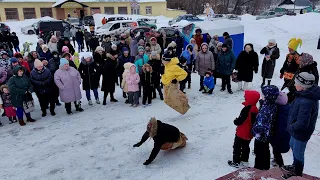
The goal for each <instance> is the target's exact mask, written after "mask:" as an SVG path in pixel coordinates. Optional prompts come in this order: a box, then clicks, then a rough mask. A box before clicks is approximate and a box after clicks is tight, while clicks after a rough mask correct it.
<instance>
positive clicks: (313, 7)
mask: <svg viewBox="0 0 320 180" xmlns="http://www.w3.org/2000/svg"><path fill="white" fill-rule="evenodd" d="M309 1H310V2H311V5H312V9H313V10H315V9H316V7H317V5H318V4H319V2H320V0H309Z"/></svg>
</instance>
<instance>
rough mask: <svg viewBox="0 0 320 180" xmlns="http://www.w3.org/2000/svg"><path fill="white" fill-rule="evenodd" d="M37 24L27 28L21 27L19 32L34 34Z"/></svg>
mask: <svg viewBox="0 0 320 180" xmlns="http://www.w3.org/2000/svg"><path fill="white" fill-rule="evenodd" d="M38 25H39V22H36V23H33V24H31V25H29V26H26V27H22V28H21V32H22V33H23V34H29V35H30V34H36V29H38Z"/></svg>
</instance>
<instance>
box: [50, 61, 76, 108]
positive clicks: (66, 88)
mask: <svg viewBox="0 0 320 180" xmlns="http://www.w3.org/2000/svg"><path fill="white" fill-rule="evenodd" d="M54 82H55V83H56V85H57V86H58V88H59V92H60V98H61V101H62V102H65V103H69V102H74V101H79V100H80V99H81V98H82V96H81V89H80V84H81V76H80V73H79V71H77V70H76V69H75V68H73V67H69V69H67V70H63V69H58V70H57V71H56V72H55V74H54Z"/></svg>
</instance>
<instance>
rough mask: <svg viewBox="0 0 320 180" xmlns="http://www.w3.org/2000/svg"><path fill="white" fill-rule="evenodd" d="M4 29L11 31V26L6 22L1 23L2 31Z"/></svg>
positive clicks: (0, 29) (0, 30) (0, 28)
mask: <svg viewBox="0 0 320 180" xmlns="http://www.w3.org/2000/svg"><path fill="white" fill-rule="evenodd" d="M3 31H9V32H10V27H9V26H8V25H6V24H5V23H0V32H3Z"/></svg>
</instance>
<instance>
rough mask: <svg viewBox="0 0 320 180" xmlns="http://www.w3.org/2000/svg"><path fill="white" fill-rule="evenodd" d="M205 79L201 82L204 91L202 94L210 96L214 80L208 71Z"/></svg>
mask: <svg viewBox="0 0 320 180" xmlns="http://www.w3.org/2000/svg"><path fill="white" fill-rule="evenodd" d="M205 75H206V77H205V78H204V80H203V86H204V90H203V92H202V93H204V94H206V93H208V94H212V92H213V89H214V79H213V76H212V75H211V72H210V71H208V72H206V74H205Z"/></svg>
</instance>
